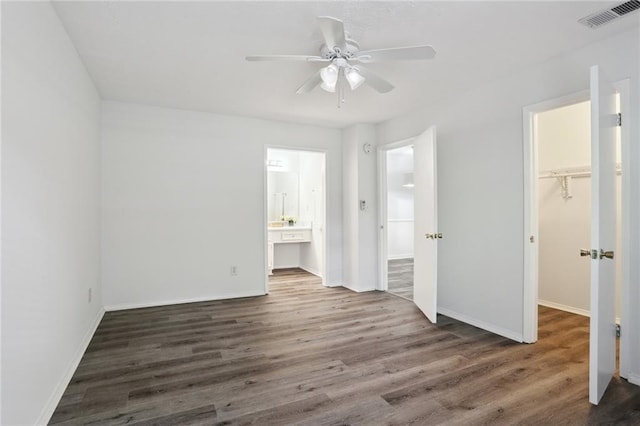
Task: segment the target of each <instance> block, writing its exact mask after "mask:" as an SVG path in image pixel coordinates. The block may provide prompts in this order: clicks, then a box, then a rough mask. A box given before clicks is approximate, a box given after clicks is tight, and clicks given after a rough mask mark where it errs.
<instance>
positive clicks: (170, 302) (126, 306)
mask: <svg viewBox="0 0 640 426" xmlns="http://www.w3.org/2000/svg"><path fill="white" fill-rule="evenodd" d="M264 295H265V293H264V292H257V293H256V292H246V293H233V294H225V295H223V296H220V297H218V296H206V297H194V298H191V299H174V300H155V301H152V302H136V303H120V304H116V305H107V306H105V307H104V310H105V311H107V312H112V311H123V310H125V309H139V308H153V307H156V306H167V305H179V304H181V303H196V302H210V301H212V300H224V299H238V298H241V297H255V296H264Z"/></svg>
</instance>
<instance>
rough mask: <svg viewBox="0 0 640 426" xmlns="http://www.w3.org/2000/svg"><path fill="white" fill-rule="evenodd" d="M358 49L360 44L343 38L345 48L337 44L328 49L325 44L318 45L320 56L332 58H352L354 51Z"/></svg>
mask: <svg viewBox="0 0 640 426" xmlns="http://www.w3.org/2000/svg"><path fill="white" fill-rule="evenodd" d="M359 51H360V45H359V44H358V43H357V42H355V41H354V40H351V39H347V40H345V49H344V50H342V49H341V48H340V47H339V46H336V48H335V49H330V48H329V47H328V46H327V45H326V44H323V45H322V46H320V56H321V57H323V58H325V59H334V58H346V59H349V58H352V57H353V56H355V54H356V53H358V52H359Z"/></svg>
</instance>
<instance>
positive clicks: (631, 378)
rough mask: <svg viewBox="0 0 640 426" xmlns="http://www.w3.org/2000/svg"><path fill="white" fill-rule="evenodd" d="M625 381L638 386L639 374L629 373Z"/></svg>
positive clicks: (639, 384)
mask: <svg viewBox="0 0 640 426" xmlns="http://www.w3.org/2000/svg"><path fill="white" fill-rule="evenodd" d="M627 381H628V382H629V383H631V384H634V385H636V386H640V374H636V373H630V374H629V377H627Z"/></svg>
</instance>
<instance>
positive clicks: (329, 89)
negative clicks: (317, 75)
mask: <svg viewBox="0 0 640 426" xmlns="http://www.w3.org/2000/svg"><path fill="white" fill-rule="evenodd" d="M336 83H337V80H336ZM336 83H333V84H329V83H327V82H326V81H323V82H322V84H320V88H321V89H322V90H326V91H327V92H330V93H336Z"/></svg>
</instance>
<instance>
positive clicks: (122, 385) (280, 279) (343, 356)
mask: <svg viewBox="0 0 640 426" xmlns="http://www.w3.org/2000/svg"><path fill="white" fill-rule="evenodd" d="M270 289H271V294H270V295H268V296H264V297H255V298H246V299H234V300H225V301H214V302H205V303H192V304H184V305H174V306H168V307H158V308H148V309H137V310H128V311H120V312H109V313H107V314H106V315H105V317H104V319H103V321H102V323H101V324H100V326H99V328H98V330H97V332H96V334H95V336H94V338H93V340H92V341H91V344H90V346H89V348H88V350H87V353H86V354H85V355H84V357H83V359H82V362H81V363H80V366H79V367H78V370H77V371H76V373H75V375H74V376H73V378H72V380H71V383H70V385H69V387H68V388H67V390H66V392H65V394H64V396H63V398H62V400H61V401H60V404H59V406H58V408H57V410H56V411H55V413H54V415H53V418H52V419H51V423H52V424H145V425H151V424H153V425H182V424H185V425H186V424H189V425H191V424H205V425H212V424H238V425H244V424H257V425H271V424H276V425H291V424H307V425H347V424H363V425H382V424H396V425H406V424H414V425H435V424H464V425H479V424H491V425H493V424H505V425H513V424H541V425H563V424H569V425H581V424H635V425H637V424H640V388H639V387H635V386H632V385H629V384H628V383H626V382H625V381H623V380H619V379H614V381H613V383H612V386H611V389H610V391H609V392H608V393H607V395H606V396H605V397H604V400H603V401H602V403H601V404H600V405H599V406H597V407H594V406H591V405H590V404H589V403H588V401H587V395H588V392H587V383H588V379H587V368H588V365H587V364H588V362H587V358H588V355H587V351H588V320H587V319H586V318H584V317H580V316H577V315H572V314H568V313H565V312H561V311H556V310H553V309H550V308H540V330H539V336H540V340H539V342H538V343H536V344H533V345H525V344H518V343H515V342H512V341H510V340H507V339H505V338H502V337H499V336H496V335H493V334H491V333H487V332H484V331H482V330H479V329H477V328H474V327H472V326H469V325H466V324H463V323H460V322H458V321H455V320H452V319H450V318H447V317H444V316H439V317H438V325H432V324H430V323H428V322H427V321H426V320H425V319H424V317H423V316H422V315H421V314H420V312H419V311H418V310H417V309H416V308H415V307H414V305H413V304H412V303H411V302H409V301H407V300H404V299H402V298H399V297H395V296H393V295H390V294H388V293H384V292H369V293H360V294H357V293H353V292H351V291H349V290H346V289H344V288H324V287H322V285H321V284H320V279H318V278H316V277H314V276H312V275H309V274H307V273H304V272H302V271H300V270H285V271H277V272H276V274H275V275H274V276H273V278H272V280H271V284H270Z"/></svg>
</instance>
